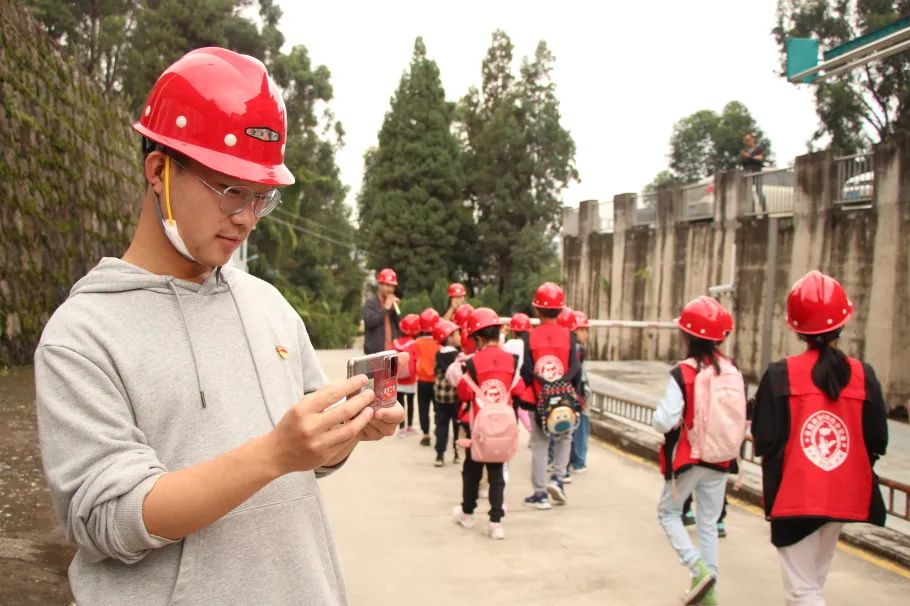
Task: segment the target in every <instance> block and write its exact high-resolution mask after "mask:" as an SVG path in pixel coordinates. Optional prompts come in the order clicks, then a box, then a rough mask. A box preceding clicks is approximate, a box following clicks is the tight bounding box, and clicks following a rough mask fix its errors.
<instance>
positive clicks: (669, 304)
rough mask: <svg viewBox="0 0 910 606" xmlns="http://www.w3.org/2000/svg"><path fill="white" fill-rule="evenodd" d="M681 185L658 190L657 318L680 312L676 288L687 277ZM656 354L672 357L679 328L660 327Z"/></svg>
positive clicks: (659, 357)
mask: <svg viewBox="0 0 910 606" xmlns="http://www.w3.org/2000/svg"><path fill="white" fill-rule="evenodd" d="M679 198H680V188H679V187H678V186H677V187H666V188H662V189H661V190H659V191H658V192H657V224H656V227H655V238H656V241H655V245H656V247H657V254H656V256H655V257H656V259H658V262H657V265H658V268H657V270H656V271H655V280H656V281H657V282H658V284H659V297H658V302H657V317H655V318H652V319H654V320H661V321H666V320H672V319H673V318H675V317H676V316H677V315H678V314H679V308H678V303H677V301H676V299H677V298H679V297H677V296H676V292H677V290H678V289H679V288H678V287H679V286H681V285H682V284H683V278H682V276H680V275H679V274H678V268H679V265H680V263H681V262H682V264H683V265H684V264H685V259H680V258H679V255H680V250H679V246H677V226H678V223H679V217H680V209H681V208H682V207H681V205H680V204H679ZM655 339H656V346H655V356H656V357H657V358H658V359H663V360H669V359H671V358H672V357H673V356H672V352H673V351H675V349H676V348H677V346H678V342H679V339H678V338H677V336H676V333H675V331H672V330H659V331H657V333H656V336H655Z"/></svg>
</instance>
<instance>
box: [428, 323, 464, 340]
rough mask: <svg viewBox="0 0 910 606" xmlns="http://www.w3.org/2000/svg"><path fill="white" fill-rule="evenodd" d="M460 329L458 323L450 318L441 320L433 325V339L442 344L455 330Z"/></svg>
mask: <svg viewBox="0 0 910 606" xmlns="http://www.w3.org/2000/svg"><path fill="white" fill-rule="evenodd" d="M456 330H458V324H456V323H455V322H450V321H449V320H440V321H439V322H437V323H436V326H434V327H433V340H434V341H436V342H437V343H439V344H440V345H442V344H443V343H445V342H446V339H448V338H449V335H451V334H452V333H453V332H455V331H456Z"/></svg>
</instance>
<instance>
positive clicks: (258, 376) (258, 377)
mask: <svg viewBox="0 0 910 606" xmlns="http://www.w3.org/2000/svg"><path fill="white" fill-rule="evenodd" d="M215 277H216V279H217V280H218V281H219V282H221V283H222V284H224V285H225V286H226V287H227V291H228V293H230V295H231V301H233V302H234V308H235V309H236V310H237V317H238V318H240V329H241V330H242V331H243V337H244V338H245V339H246V348H247V351H249V352H250V359H251V360H253V370H254V371H256V381H258V382H259V393H260V394H261V395H262V404H263V405H264V406H265V412H266V414H267V415H269V421H270V422H271V423H272V427H275V419H274V417H272V409H271V408H269V402H268V400H267V399H266V397H265V386H264V385H263V384H262V374H261V373H260V372H259V365H258V364H257V363H256V356H255V355H254V354H253V344H252V343H250V335H249V333H248V332H247V330H246V323H245V322H244V321H243V314H242V313H240V305H239V304H238V303H237V298H236V297H235V296H234V291H233V290H232V289H231V285H230V283H228V281H227V280H222V278H221V268H220V267H219V268H218V270H217V274H216V276H215Z"/></svg>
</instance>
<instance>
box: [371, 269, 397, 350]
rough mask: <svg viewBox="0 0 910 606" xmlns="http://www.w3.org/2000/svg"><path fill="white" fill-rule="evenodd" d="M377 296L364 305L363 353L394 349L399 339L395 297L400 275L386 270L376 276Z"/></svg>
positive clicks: (391, 270)
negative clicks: (394, 344) (395, 342)
mask: <svg viewBox="0 0 910 606" xmlns="http://www.w3.org/2000/svg"><path fill="white" fill-rule="evenodd" d="M376 283H377V287H376V296H374V297H370V298H369V299H367V301H366V302H365V303H364V304H363V353H365V354H374V353H379V352H380V351H386V350H389V349H392V343H393V342H394V341H395V339H397V338H398V336H399V334H398V323H399V319H398V316H399V315H400V312H399V309H398V304H399V303H400V302H401V299H399V298H398V297H396V296H395V289H396V288H397V287H398V275H397V274H396V273H395V271H394V270H393V269H390V268H386V269H383V270H381V271H380V272H379V273H377V274H376Z"/></svg>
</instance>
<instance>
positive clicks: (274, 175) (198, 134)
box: [133, 47, 294, 185]
mask: <svg viewBox="0 0 910 606" xmlns="http://www.w3.org/2000/svg"><path fill="white" fill-rule="evenodd" d="M133 128H134V129H136V131H137V132H139V133H140V134H142V135H143V136H145V137H146V138H147V139H150V140H151V141H154V142H155V143H159V144H161V145H163V146H164V147H167V148H169V149H172V150H174V151H176V152H179V153H181V154H184V155H186V156H188V157H190V158H192V159H193V160H196V161H197V162H199V163H201V164H204V165H205V166H207V167H209V168H211V169H212V170H216V171H218V172H220V173H224V174H226V175H230V176H231V177H236V178H238V179H243V180H244V181H252V182H254V183H262V184H264V185H290V184H291V183H293V182H294V175H292V174H291V171H289V170H288V169H287V167H286V166H285V165H284V148H285V139H286V137H287V113H286V112H285V109H284V99H283V98H282V96H281V91H280V90H279V89H278V86H277V85H276V84H275V82H274V81H273V80H272V79H271V78H270V77H269V74H268V72H267V71H266V69H265V66H264V65H263V64H262V62H261V61H259V60H258V59H255V58H254V57H250V56H248V55H240V54H237V53H235V52H233V51H229V50H227V49H223V48H216V47H209V48H199V49H196V50H194V51H190V52H189V53H187V54H185V55H184V56H183V57H181V58H180V59H178V60H177V61H176V62H174V63H173V64H172V65H171V66H170V67H168V68H167V69H166V70H164V73H163V74H161V76H160V77H159V78H158V81H157V82H155V86H153V87H152V92H150V93H149V96H148V100H147V101H146V102H145V105H143V109H142V116H141V117H140V118H139V121H138V122H135V123H134V124H133Z"/></svg>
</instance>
